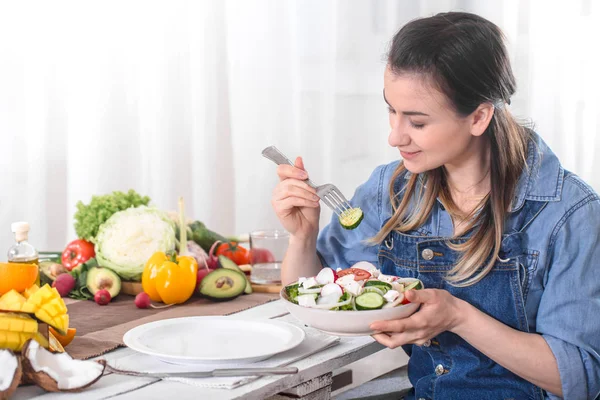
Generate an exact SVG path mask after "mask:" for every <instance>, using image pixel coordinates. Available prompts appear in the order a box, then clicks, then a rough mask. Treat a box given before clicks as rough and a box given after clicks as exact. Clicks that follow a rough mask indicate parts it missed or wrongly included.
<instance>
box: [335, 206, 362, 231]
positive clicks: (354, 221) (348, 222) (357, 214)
mask: <svg viewBox="0 0 600 400" xmlns="http://www.w3.org/2000/svg"><path fill="white" fill-rule="evenodd" d="M364 216H365V214H364V213H363V211H362V210H361V209H360V208H358V207H354V208H351V209H349V210H345V211H343V212H342V213H341V214H340V216H339V220H340V224H342V227H343V228H344V229H354V228H356V227H357V226H358V225H360V222H361V221H362V220H363V218H364Z"/></svg>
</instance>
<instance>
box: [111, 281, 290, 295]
mask: <svg viewBox="0 0 600 400" xmlns="http://www.w3.org/2000/svg"><path fill="white" fill-rule="evenodd" d="M281 287H282V286H281V285H256V284H252V290H253V291H255V292H256V293H279V292H280V291H281ZM143 291H144V290H143V289H142V284H141V283H140V282H125V281H123V282H121V293H123V294H128V295H130V296H137V294H138V293H141V292H143Z"/></svg>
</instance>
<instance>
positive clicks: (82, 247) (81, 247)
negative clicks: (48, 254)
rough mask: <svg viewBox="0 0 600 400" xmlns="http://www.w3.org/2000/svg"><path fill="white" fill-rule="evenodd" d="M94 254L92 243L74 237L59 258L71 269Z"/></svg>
mask: <svg viewBox="0 0 600 400" xmlns="http://www.w3.org/2000/svg"><path fill="white" fill-rule="evenodd" d="M95 255H96V252H95V251H94V245H93V244H91V243H90V242H88V241H86V240H83V239H76V240H73V241H72V242H71V243H69V244H68V245H67V247H66V248H65V250H64V251H63V253H62V256H61V258H60V259H61V261H62V265H63V266H64V267H65V268H66V269H68V270H69V271H71V270H72V269H73V268H75V267H77V266H78V265H81V264H83V263H84V262H86V261H87V260H89V259H90V258H92V257H94V256H95Z"/></svg>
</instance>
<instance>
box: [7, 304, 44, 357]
mask: <svg viewBox="0 0 600 400" xmlns="http://www.w3.org/2000/svg"><path fill="white" fill-rule="evenodd" d="M29 339H34V340H35V341H37V342H38V343H39V344H40V345H42V346H44V347H46V348H48V340H47V339H46V338H45V337H44V336H43V335H42V334H41V333H40V332H38V323H37V321H36V320H35V319H33V318H31V317H30V316H29V315H27V314H21V313H13V312H0V348H3V349H11V350H14V351H20V350H21V348H22V347H23V346H24V345H25V342H26V341H27V340H29Z"/></svg>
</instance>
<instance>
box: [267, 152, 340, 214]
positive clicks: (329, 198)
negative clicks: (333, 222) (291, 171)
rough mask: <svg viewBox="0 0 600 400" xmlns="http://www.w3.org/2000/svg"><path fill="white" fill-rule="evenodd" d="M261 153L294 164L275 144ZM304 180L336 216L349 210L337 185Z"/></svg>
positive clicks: (271, 158) (272, 159) (278, 160)
mask: <svg viewBox="0 0 600 400" xmlns="http://www.w3.org/2000/svg"><path fill="white" fill-rule="evenodd" d="M262 155H263V156H264V157H265V158H268V159H269V160H271V161H273V162H274V163H275V164H277V165H280V164H289V165H291V166H294V163H293V162H291V161H290V159H289V158H287V157H286V156H285V155H284V154H283V153H282V152H281V151H279V149H278V148H277V147H275V146H269V147H267V148H266V149H264V150H263V151H262ZM304 182H306V183H307V184H308V185H309V186H310V187H312V188H314V189H316V190H317V196H319V198H320V199H321V200H323V203H325V204H326V205H327V206H328V207H329V208H331V209H332V210H333V212H334V213H336V214H337V216H338V217H339V216H341V215H342V214H343V213H344V212H347V211H350V210H351V209H352V206H351V205H350V203H349V202H348V200H346V198H345V197H344V195H343V194H342V192H341V191H340V190H339V189H338V188H337V186H335V185H332V184H331V183H326V184H324V185H320V186H317V185H315V184H314V183H313V182H312V181H311V180H310V179H306V180H305V181H304Z"/></svg>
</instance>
